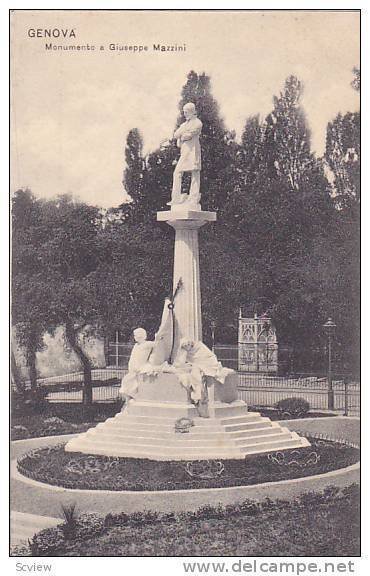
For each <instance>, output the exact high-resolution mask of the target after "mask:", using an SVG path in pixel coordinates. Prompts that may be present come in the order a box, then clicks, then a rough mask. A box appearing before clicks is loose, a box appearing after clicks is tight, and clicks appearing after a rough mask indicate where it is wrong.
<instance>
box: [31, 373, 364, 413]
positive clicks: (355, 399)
mask: <svg viewBox="0 0 370 576" xmlns="http://www.w3.org/2000/svg"><path fill="white" fill-rule="evenodd" d="M126 373H127V370H126V369H123V368H99V369H94V370H92V385H93V401H94V402H114V401H115V400H117V398H118V397H119V388H120V383H121V379H122V377H123V376H124V375H125V374H126ZM238 376H239V382H238V394H239V398H240V399H241V400H244V401H245V402H246V403H247V404H248V405H252V406H260V407H271V406H274V405H275V404H276V402H278V401H279V400H282V399H284V398H291V397H293V396H294V397H296V398H303V399H304V400H307V401H308V402H309V404H310V407H311V409H312V410H324V411H325V410H328V409H329V402H328V379H327V377H326V376H322V375H312V374H292V375H288V376H271V375H265V374H261V373H251V372H238ZM83 378H84V377H83V372H74V373H72V374H65V375H61V376H52V377H49V378H42V379H39V380H38V384H39V386H41V387H44V388H46V390H47V392H48V394H47V399H48V400H49V401H50V402H82V389H83ZM333 392H334V410H335V411H337V412H341V413H344V414H346V415H359V413H360V384H359V383H358V382H355V381H353V379H351V378H350V377H349V376H348V375H334V376H333Z"/></svg>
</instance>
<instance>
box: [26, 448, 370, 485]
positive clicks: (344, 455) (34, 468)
mask: <svg viewBox="0 0 370 576" xmlns="http://www.w3.org/2000/svg"><path fill="white" fill-rule="evenodd" d="M309 440H310V442H311V446H310V447H307V448H301V449H299V450H286V451H284V452H271V453H270V454H258V455H251V456H248V457H247V458H246V459H245V460H224V461H223V462H222V465H223V470H222V471H221V473H217V471H218V472H219V471H220V469H221V468H222V466H221V465H219V467H218V468H217V462H216V461H206V462H205V465H204V466H203V463H202V464H198V463H192V464H190V465H189V463H188V462H183V461H169V462H158V461H154V460H149V459H144V458H111V457H107V456H93V455H86V454H81V453H70V452H65V450H64V444H62V445H59V446H53V447H47V448H40V449H37V450H34V451H32V452H30V453H28V454H25V455H24V456H22V457H21V458H20V459H19V461H18V470H19V471H20V472H21V473H22V474H24V475H25V476H28V477H30V478H32V479H34V480H39V481H40V482H45V483H47V484H53V485H57V486H63V487H65V488H80V489H94V490H137V491H140V490H176V489H197V488H216V487H227V486H246V485H253V484H258V483H261V482H273V481H279V480H288V479H292V478H301V477H304V476H311V475H314V474H321V473H324V472H328V471H330V470H336V469H338V468H344V467H346V466H349V465H350V464H354V463H355V462H357V461H358V460H359V450H358V449H357V448H354V447H352V446H348V445H346V444H340V443H339V442H333V441H329V440H319V439H316V438H309ZM189 472H192V473H193V475H190V474H189Z"/></svg>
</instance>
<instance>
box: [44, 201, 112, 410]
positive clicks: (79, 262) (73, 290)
mask: <svg viewBox="0 0 370 576" xmlns="http://www.w3.org/2000/svg"><path fill="white" fill-rule="evenodd" d="M42 217H43V218H42V228H43V232H44V233H43V235H42V236H43V242H42V246H41V247H40V257H41V258H42V263H43V267H44V271H45V274H47V277H48V282H49V286H50V295H49V306H48V311H49V318H50V320H53V324H52V325H55V324H59V325H61V326H63V327H64V329H65V337H66V343H67V345H68V346H69V347H70V348H71V349H72V350H73V352H74V353H75V354H76V355H77V357H78V358H79V360H80V362H81V365H82V368H83V372H84V388H83V403H84V404H91V402H92V378H91V369H92V364H91V360H90V358H89V357H88V355H87V353H86V351H85V350H84V347H83V342H84V339H86V338H89V337H90V336H92V335H93V334H98V333H99V329H100V315H99V309H98V306H97V298H96V286H95V284H94V276H93V273H94V272H95V270H96V269H97V267H98V265H99V262H100V258H101V257H102V251H101V247H100V236H99V232H100V230H101V215H100V212H99V210H98V208H96V207H94V206H87V205H86V204H84V203H82V202H78V201H75V200H73V199H72V198H71V197H69V196H60V197H58V198H57V199H56V200H49V201H44V202H42Z"/></svg>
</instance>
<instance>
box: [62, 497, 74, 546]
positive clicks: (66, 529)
mask: <svg viewBox="0 0 370 576" xmlns="http://www.w3.org/2000/svg"><path fill="white" fill-rule="evenodd" d="M62 514H63V518H64V524H62V526H61V528H62V530H63V533H64V536H65V538H66V539H70V538H73V537H74V536H75V533H76V525H77V514H76V503H75V502H74V503H73V504H70V505H69V506H66V505H65V504H62Z"/></svg>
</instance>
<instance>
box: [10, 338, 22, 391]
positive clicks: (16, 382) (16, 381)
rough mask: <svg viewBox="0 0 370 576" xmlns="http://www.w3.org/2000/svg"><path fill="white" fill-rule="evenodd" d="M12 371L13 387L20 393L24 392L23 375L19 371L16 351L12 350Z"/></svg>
mask: <svg viewBox="0 0 370 576" xmlns="http://www.w3.org/2000/svg"><path fill="white" fill-rule="evenodd" d="M10 371H11V379H12V385H13V386H14V388H15V389H16V390H17V391H18V392H20V391H21V390H22V384H23V382H22V378H21V375H20V373H19V369H18V366H17V361H16V359H15V354H14V350H13V348H12V351H11V359H10Z"/></svg>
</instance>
